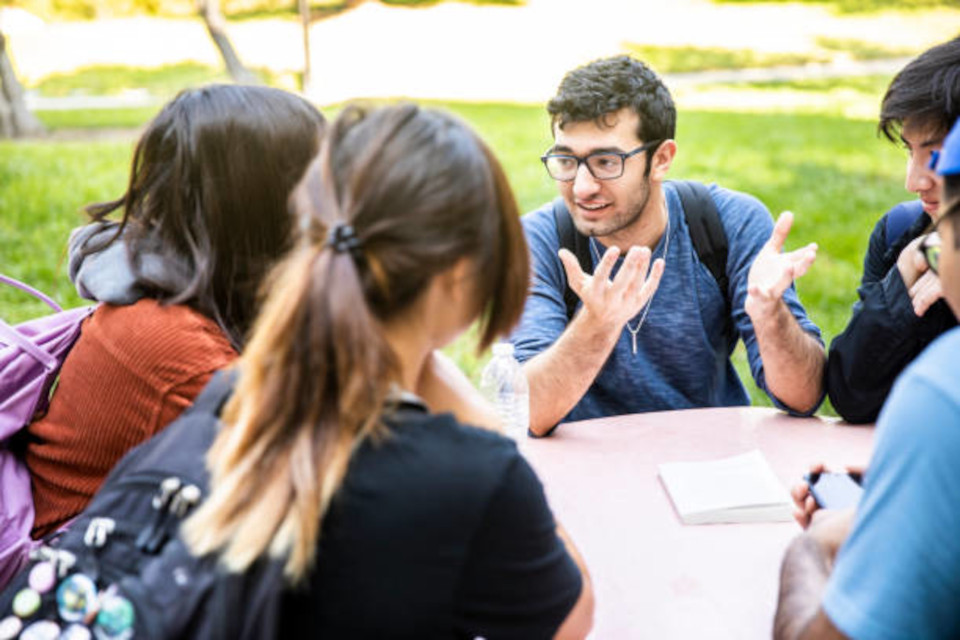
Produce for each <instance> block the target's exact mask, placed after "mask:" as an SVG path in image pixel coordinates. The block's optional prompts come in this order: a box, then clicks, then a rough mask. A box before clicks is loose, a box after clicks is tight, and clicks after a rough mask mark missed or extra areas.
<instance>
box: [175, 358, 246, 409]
mask: <svg viewBox="0 0 960 640" xmlns="http://www.w3.org/2000/svg"><path fill="white" fill-rule="evenodd" d="M238 375H239V372H238V371H236V370H235V369H221V370H220V371H217V372H216V373H214V374H213V377H211V378H210V382H208V383H207V386H205V387H204V388H203V391H201V392H200V395H198V396H197V398H196V400H194V401H193V404H192V405H191V406H190V408H188V409H187V411H186V412H184V414H185V415H186V414H188V413H191V414H192V413H208V414H213V415H215V416H219V415H220V410H221V409H222V408H223V405H224V404H225V403H226V402H227V398H229V397H230V395H231V394H232V393H233V387H234V385H235V384H236V382H237V377H238Z"/></svg>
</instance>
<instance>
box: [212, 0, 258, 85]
mask: <svg viewBox="0 0 960 640" xmlns="http://www.w3.org/2000/svg"><path fill="white" fill-rule="evenodd" d="M197 8H198V9H199V10H200V16H201V17H202V18H203V22H204V23H205V24H206V25H207V31H208V32H210V37H211V38H213V43H214V44H215V45H217V49H219V51H220V56H221V57H222V58H223V62H224V64H225V65H226V66H227V73H229V74H230V77H231V78H233V81H234V82H237V83H240V84H260V81H259V80H257V77H256V76H255V75H253V73H251V72H250V70H249V69H247V68H246V67H245V66H244V64H243V63H242V62H240V57H239V56H238V55H237V52H236V51H235V50H234V48H233V45H232V44H231V43H230V38H229V36H227V22H226V20H224V18H223V13H222V12H221V11H220V0H197Z"/></svg>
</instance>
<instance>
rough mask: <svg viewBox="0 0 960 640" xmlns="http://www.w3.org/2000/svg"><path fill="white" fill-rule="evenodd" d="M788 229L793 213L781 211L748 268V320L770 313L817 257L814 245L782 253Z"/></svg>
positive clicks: (791, 224) (791, 222) (746, 307)
mask: <svg viewBox="0 0 960 640" xmlns="http://www.w3.org/2000/svg"><path fill="white" fill-rule="evenodd" d="M791 226H793V214H792V213H791V212H789V211H784V212H783V213H781V214H780V217H779V218H777V223H776V224H775V225H774V226H773V233H772V234H770V239H769V240H767V242H766V244H764V245H763V248H762V249H760V251H759V253H757V257H756V258H754V261H753V264H752V265H751V266H750V273H749V274H748V275H747V300H746V302H745V303H744V308H745V309H746V311H747V313H748V314H749V315H750V316H751V317H753V316H754V314H755V313H763V312H766V311H770V310H771V309H772V308H773V307H774V306H775V305H777V304H778V303H779V302H780V298H781V296H783V292H784V291H786V290H787V287H789V286H790V283H792V282H793V281H794V280H795V279H796V278H799V277H800V276H802V275H803V274H805V273H806V272H807V269H809V268H810V265H812V264H813V261H814V260H816V258H817V245H816V243H810V244H808V245H807V246H805V247H801V248H800V249H796V250H794V251H788V252H786V253H782V251H783V244H784V242H786V240H787V235H789V233H790V227H791Z"/></svg>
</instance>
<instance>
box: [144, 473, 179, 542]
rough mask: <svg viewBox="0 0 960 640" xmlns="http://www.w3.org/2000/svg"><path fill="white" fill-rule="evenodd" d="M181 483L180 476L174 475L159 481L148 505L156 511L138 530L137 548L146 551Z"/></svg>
mask: <svg viewBox="0 0 960 640" xmlns="http://www.w3.org/2000/svg"><path fill="white" fill-rule="evenodd" d="M182 485H183V483H182V482H181V481H180V478H178V477H176V476H170V477H169V478H164V479H163V481H162V482H161V483H160V487H159V488H158V489H157V493H156V494H155V495H154V496H153V499H152V500H151V502H150V506H151V507H153V509H154V510H155V511H156V513H155V514H154V517H153V521H152V522H151V523H150V524H148V525H147V526H146V527H144V528H143V530H142V531H141V532H140V535H138V536H137V540H136V542H135V544H136V546H137V549H140V550H141V551H147V549H148V548H149V547H150V546H151V542H152V540H153V538H155V537H156V535H157V530H158V529H159V527H160V524H161V523H162V522H163V520H164V518H165V517H166V514H167V509H168V508H169V506H170V503H171V501H172V500H173V499H174V498H175V497H176V495H177V493H178V492H179V491H180V487H181V486H182Z"/></svg>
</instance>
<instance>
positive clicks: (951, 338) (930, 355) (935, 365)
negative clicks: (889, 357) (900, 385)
mask: <svg viewBox="0 0 960 640" xmlns="http://www.w3.org/2000/svg"><path fill="white" fill-rule="evenodd" d="M903 375H904V377H907V376H912V377H918V378H922V379H923V380H924V382H925V383H926V384H931V385H934V386H937V387H943V388H944V389H949V390H950V391H951V392H952V393H953V394H955V395H957V396H958V397H960V388H957V390H956V391H954V388H955V387H957V385H956V381H957V380H958V379H960V327H954V328H953V329H951V330H949V331H947V332H946V333H943V334H942V335H940V337H938V338H937V339H936V340H934V341H933V342H931V343H930V345H929V346H927V348H926V349H924V350H923V352H921V354H920V355H919V356H918V357H917V359H916V360H914V361H913V363H912V364H911V365H910V366H909V367H908V368H907V369H906V370H905V371H904V374H903Z"/></svg>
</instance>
